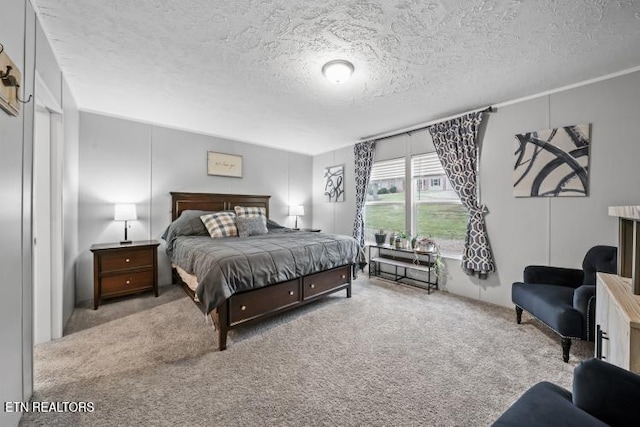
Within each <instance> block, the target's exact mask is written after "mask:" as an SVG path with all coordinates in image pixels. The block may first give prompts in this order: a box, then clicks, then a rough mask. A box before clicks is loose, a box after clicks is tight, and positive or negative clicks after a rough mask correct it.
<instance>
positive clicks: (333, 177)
mask: <svg viewBox="0 0 640 427" xmlns="http://www.w3.org/2000/svg"><path fill="white" fill-rule="evenodd" d="M324 198H325V200H326V201H327V202H344V165H338V166H329V167H327V168H324Z"/></svg>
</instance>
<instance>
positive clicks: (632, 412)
mask: <svg viewBox="0 0 640 427" xmlns="http://www.w3.org/2000/svg"><path fill="white" fill-rule="evenodd" d="M638 402H640V375H636V374H634V373H632V372H629V371H627V370H625V369H622V368H619V367H618V366H615V365H612V364H610V363H607V362H603V361H601V360H598V359H589V360H587V361H584V362H582V363H580V364H579V365H578V366H577V367H576V369H575V370H574V372H573V403H574V404H575V405H576V407H578V408H580V409H582V410H584V411H586V412H588V413H590V414H591V415H593V416H594V417H596V418H598V419H600V420H602V421H604V422H605V423H607V424H610V425H614V426H626V425H638V421H639V420H638V418H639V417H640V412H638V410H637V407H638Z"/></svg>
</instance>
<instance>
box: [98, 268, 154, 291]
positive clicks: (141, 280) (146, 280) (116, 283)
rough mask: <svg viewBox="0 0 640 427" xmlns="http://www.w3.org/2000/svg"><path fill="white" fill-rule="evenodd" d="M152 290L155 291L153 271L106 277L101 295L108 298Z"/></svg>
mask: <svg viewBox="0 0 640 427" xmlns="http://www.w3.org/2000/svg"><path fill="white" fill-rule="evenodd" d="M150 289H153V270H147V271H138V272H135V273H128V274H118V275H115V276H104V277H103V278H102V292H101V294H102V296H103V297H108V296H116V295H122V294H127V293H130V292H140V291H143V290H150Z"/></svg>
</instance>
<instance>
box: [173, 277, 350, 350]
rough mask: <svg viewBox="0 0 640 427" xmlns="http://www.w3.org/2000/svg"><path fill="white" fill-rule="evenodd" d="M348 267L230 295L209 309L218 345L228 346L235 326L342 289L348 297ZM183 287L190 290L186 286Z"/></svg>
mask: <svg viewBox="0 0 640 427" xmlns="http://www.w3.org/2000/svg"><path fill="white" fill-rule="evenodd" d="M351 270H352V266H351V265H344V266H342V267H337V268H333V269H330V270H326V271H322V272H320V273H314V274H310V275H308V276H303V277H300V278H297V279H294V280H288V281H286V282H281V283H276V284H274V285H269V286H265V287H262V288H257V289H253V290H250V291H246V292H242V293H238V294H235V295H232V296H231V298H229V299H227V300H226V301H225V302H224V303H222V304H220V305H219V306H218V307H217V308H216V309H215V310H213V311H212V312H211V313H210V316H211V320H212V321H213V323H214V325H215V327H216V331H217V333H218V349H219V350H220V351H222V350H224V349H226V348H227V334H228V332H229V330H231V329H233V328H236V327H238V326H242V325H248V324H251V323H255V322H258V321H261V320H262V319H266V318H268V317H270V316H273V315H275V314H279V313H282V312H284V311H287V310H291V309H293V308H296V307H300V306H302V305H305V304H308V303H310V302H313V301H316V300H318V299H320V298H322V297H324V296H326V295H329V294H332V293H334V292H338V291H341V290H345V291H346V294H347V298H351V283H352V277H351ZM183 288H185V290H188V293H189V294H190V295H192V294H193V291H191V290H190V289H189V288H188V286H186V285H185V286H183ZM189 291H190V292H189Z"/></svg>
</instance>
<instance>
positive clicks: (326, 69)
mask: <svg viewBox="0 0 640 427" xmlns="http://www.w3.org/2000/svg"><path fill="white" fill-rule="evenodd" d="M352 73H353V64H352V63H351V62H349V61H345V60H344V59H336V60H333V61H329V62H327V63H326V64H324V66H323V67H322V74H324V76H325V77H326V78H327V79H328V80H329V81H330V82H332V83H336V84H339V83H344V82H345V81H346V80H347V79H348V78H349V77H350V76H351V74H352Z"/></svg>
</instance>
